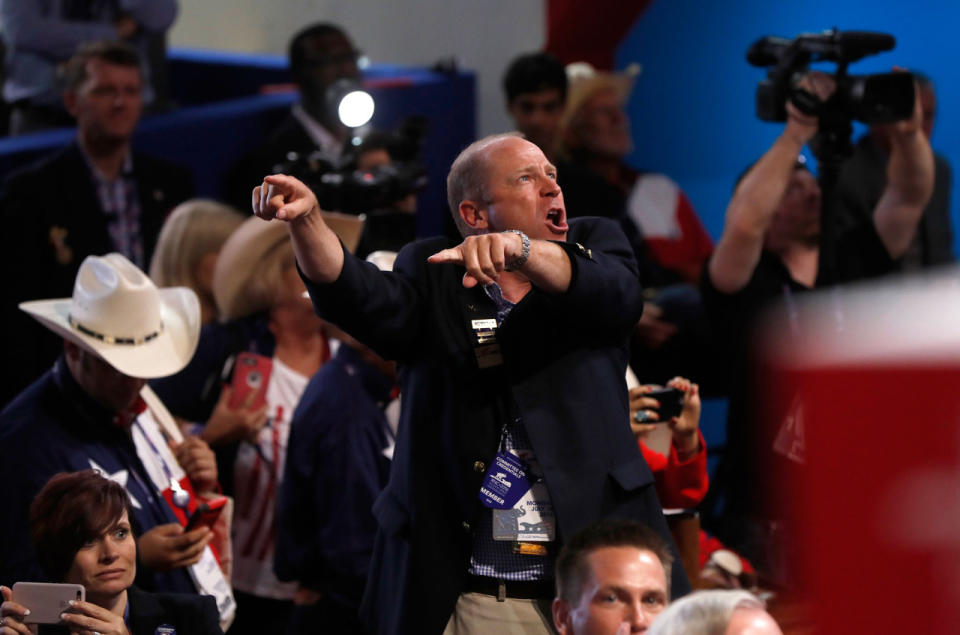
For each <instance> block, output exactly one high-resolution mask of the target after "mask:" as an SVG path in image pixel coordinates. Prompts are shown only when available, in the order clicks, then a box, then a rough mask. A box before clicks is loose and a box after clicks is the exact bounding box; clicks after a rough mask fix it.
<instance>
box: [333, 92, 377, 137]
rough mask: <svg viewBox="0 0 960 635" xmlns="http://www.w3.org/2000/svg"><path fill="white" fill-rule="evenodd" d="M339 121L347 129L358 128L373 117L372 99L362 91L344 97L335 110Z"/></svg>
mask: <svg viewBox="0 0 960 635" xmlns="http://www.w3.org/2000/svg"><path fill="white" fill-rule="evenodd" d="M337 114H338V115H339V116H340V121H341V122H343V125H345V126H347V127H348V128H359V127H360V126H362V125H364V124H365V123H367V122H368V121H370V118H371V117H373V97H371V96H370V94H369V93H367V92H364V91H362V90H355V91H353V92H351V93H347V94H346V95H344V97H343V99H341V100H340V106H339V107H338V108H337Z"/></svg>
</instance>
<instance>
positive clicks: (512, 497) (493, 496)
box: [480, 452, 530, 509]
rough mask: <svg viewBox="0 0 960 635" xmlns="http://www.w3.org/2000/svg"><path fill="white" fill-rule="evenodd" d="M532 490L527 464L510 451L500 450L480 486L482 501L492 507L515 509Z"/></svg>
mask: <svg viewBox="0 0 960 635" xmlns="http://www.w3.org/2000/svg"><path fill="white" fill-rule="evenodd" d="M529 490H530V480H529V479H528V478H527V466H526V464H525V463H524V462H523V461H522V460H521V459H520V458H518V457H516V456H514V455H513V454H511V453H509V452H499V453H498V454H497V456H496V457H495V458H494V459H493V464H492V465H491V466H490V469H489V470H487V475H486V476H485V477H484V478H483V485H481V486H480V502H482V503H483V504H484V506H485V507H489V508H490V509H513V506H514V505H516V504H517V501H519V500H520V499H521V498H522V497H523V495H524V494H526V493H527V492H528V491H529Z"/></svg>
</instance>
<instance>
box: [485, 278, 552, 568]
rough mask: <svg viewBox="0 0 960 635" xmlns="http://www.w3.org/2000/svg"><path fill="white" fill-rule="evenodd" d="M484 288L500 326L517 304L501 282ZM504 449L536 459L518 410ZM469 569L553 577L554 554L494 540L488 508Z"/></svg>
mask: <svg viewBox="0 0 960 635" xmlns="http://www.w3.org/2000/svg"><path fill="white" fill-rule="evenodd" d="M483 290H484V291H486V293H487V296H488V297H489V298H490V299H491V300H493V303H494V304H495V305H496V307H497V326H500V325H501V324H502V323H503V321H504V320H505V319H507V316H508V315H509V314H510V310H511V309H513V307H514V304H513V302H510V301H509V300H507V299H506V298H504V297H503V293H502V291H501V289H500V285H498V284H497V283H493V284H490V285H487V286H485V287H484V288H483ZM504 449H506V450H514V451H516V453H517V454H521V455H526V456H527V459H528V460H531V459H533V451H532V449H531V444H530V439H529V438H528V437H527V431H526V429H525V428H524V426H523V420H522V419H521V418H520V417H519V415H517V414H512V415H511V416H510V420H509V421H508V422H506V424H505V430H504ZM468 572H469V573H471V574H473V575H482V576H488V577H492V578H499V579H502V580H550V579H552V578H553V557H552V556H546V557H544V556H524V555H518V554H515V553H513V542H512V541H508V540H494V539H493V510H490V509H484V510H483V512H482V513H481V514H480V517H479V518H478V520H477V523H476V527H475V528H474V534H473V553H472V554H471V556H470V567H469V569H468Z"/></svg>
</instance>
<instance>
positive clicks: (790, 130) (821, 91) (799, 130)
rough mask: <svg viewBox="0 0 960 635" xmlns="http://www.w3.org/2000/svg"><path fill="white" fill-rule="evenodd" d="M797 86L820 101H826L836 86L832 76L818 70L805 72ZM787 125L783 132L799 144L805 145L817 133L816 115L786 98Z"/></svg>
mask: <svg viewBox="0 0 960 635" xmlns="http://www.w3.org/2000/svg"><path fill="white" fill-rule="evenodd" d="M797 88H799V89H801V90H804V91H806V92H808V93H810V94H811V95H813V96H814V97H816V98H817V99H819V100H820V101H821V102H824V101H826V100H827V99H829V98H830V95H832V94H833V91H835V90H836V88H837V83H836V81H834V79H833V76H831V75H829V74H827V73H823V72H820V71H811V72H809V73H807V74H806V75H805V76H804V77H803V79H802V80H800V82H799V83H798V84H797ZM786 107H787V127H786V129H785V130H784V134H785V135H787V136H788V137H790V138H791V139H792V140H794V141H795V142H796V143H798V144H800V146H803V145H805V144H806V143H807V142H808V141H810V139H812V138H813V136H814V135H815V134H817V124H818V121H817V116H816V115H808V114H805V113H803V112H801V111H800V109H799V108H797V106H796V105H794V103H793V102H792V101H791V100H790V99H787V105H786Z"/></svg>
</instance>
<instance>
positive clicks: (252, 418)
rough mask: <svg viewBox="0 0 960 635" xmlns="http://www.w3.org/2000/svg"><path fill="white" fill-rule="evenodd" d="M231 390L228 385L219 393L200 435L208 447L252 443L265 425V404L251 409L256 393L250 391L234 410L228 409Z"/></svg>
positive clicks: (231, 394) (266, 406)
mask: <svg viewBox="0 0 960 635" xmlns="http://www.w3.org/2000/svg"><path fill="white" fill-rule="evenodd" d="M231 396H233V388H232V387H231V386H230V385H229V384H225V385H224V386H223V390H221V391H220V399H219V400H218V401H217V405H216V406H215V407H214V409H213V412H212V413H211V415H210V419H208V420H207V424H206V425H205V426H204V427H203V432H201V433H200V436H201V438H203V440H204V441H206V442H207V443H209V444H210V445H219V444H221V443H232V442H234V441H251V442H253V441H254V440H255V439H256V438H257V435H258V434H260V430H261V429H262V428H263V426H265V425H266V424H267V418H268V417H267V408H268V407H269V406H268V405H267V404H263V405H262V406H260V407H259V408H256V409H253V408H251V407H250V406H251V405H252V404H253V400H254V398H255V397H256V396H257V392H256V391H250V392H249V393H248V394H247V396H246V398H245V399H244V401H243V403H241V404H240V405H239V406H237V407H236V408H231V407H230V398H231Z"/></svg>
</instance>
